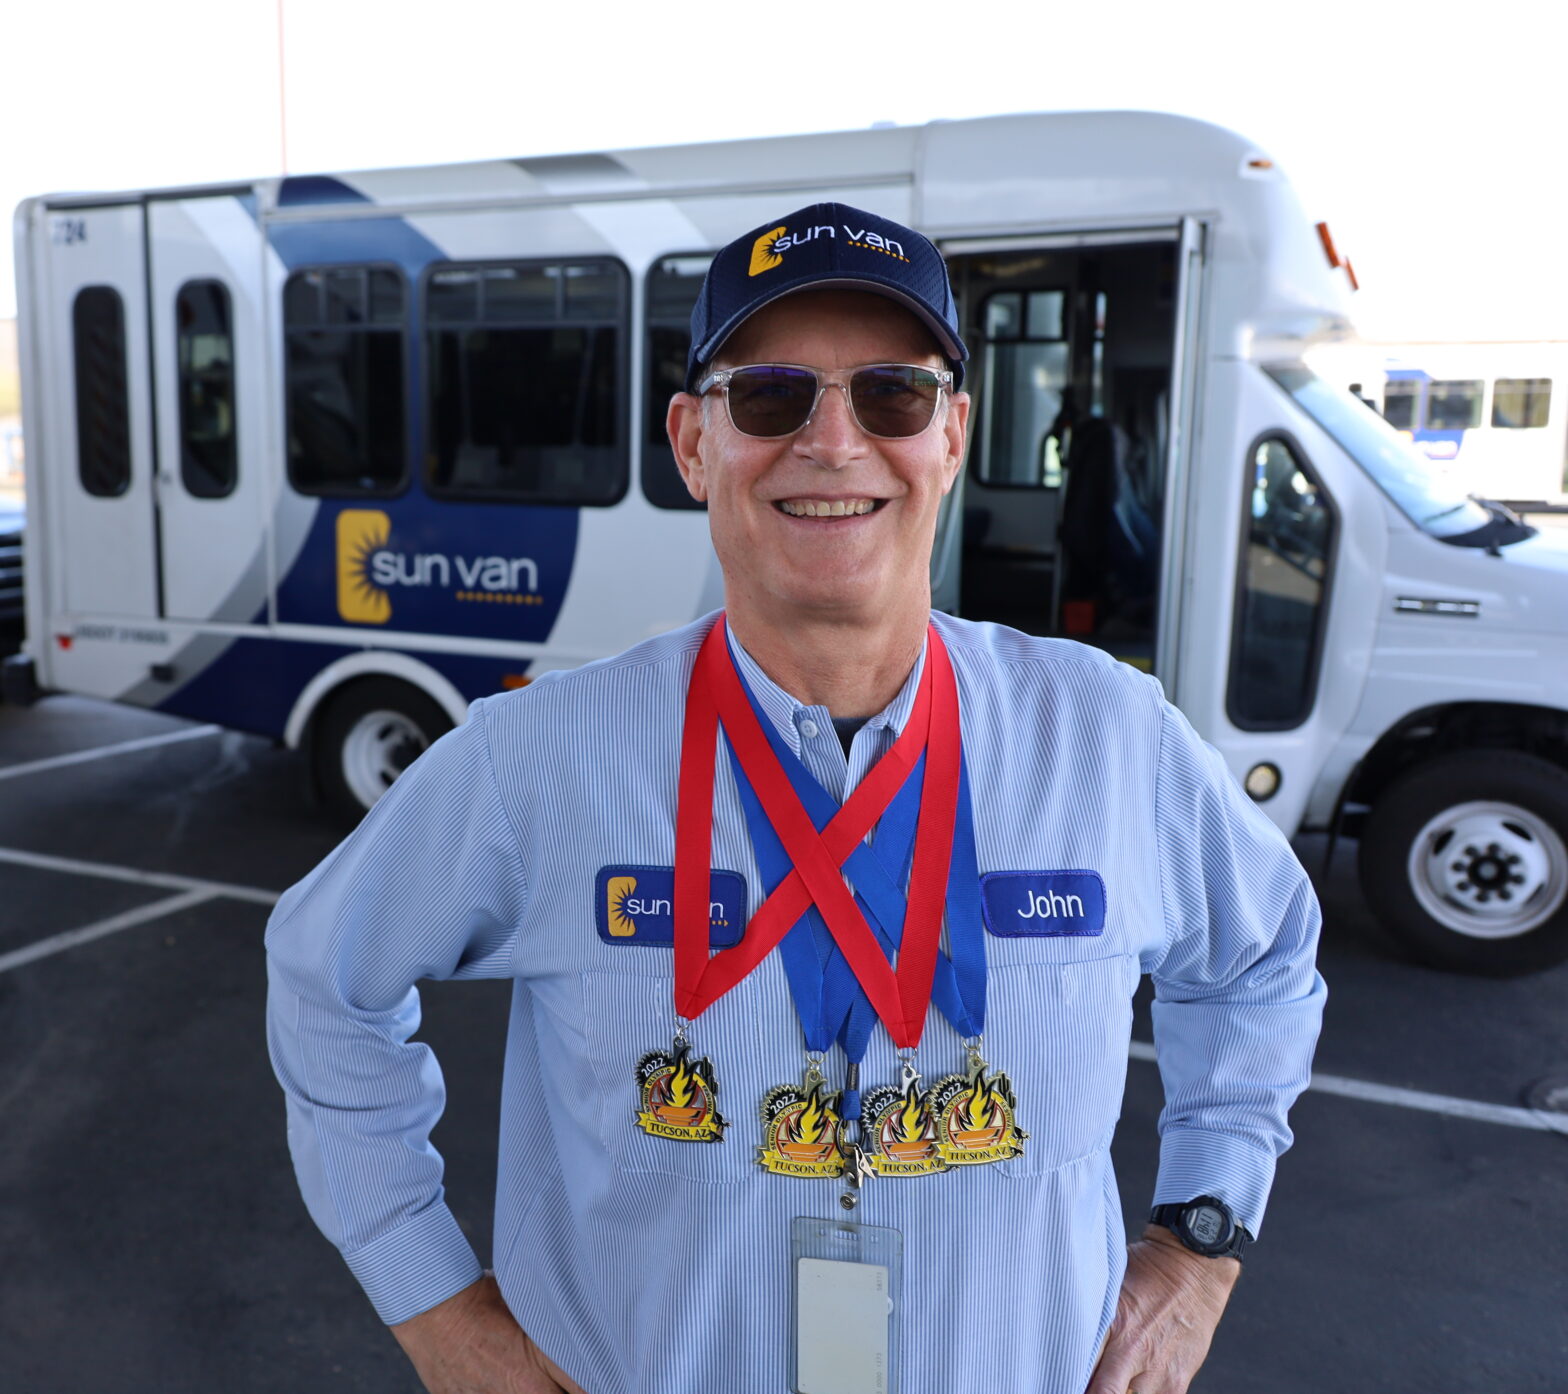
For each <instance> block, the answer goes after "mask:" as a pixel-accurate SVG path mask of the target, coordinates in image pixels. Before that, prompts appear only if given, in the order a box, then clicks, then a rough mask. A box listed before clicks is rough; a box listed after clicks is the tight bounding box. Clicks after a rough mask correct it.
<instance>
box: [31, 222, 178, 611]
mask: <svg viewBox="0 0 1568 1394" xmlns="http://www.w3.org/2000/svg"><path fill="white" fill-rule="evenodd" d="M44 217H45V219H46V220H47V242H46V244H45V251H44V256H43V258H42V260H43V262H44V265H45V268H46V270H45V272H44V276H43V279H44V281H45V286H46V291H45V295H46V300H47V307H48V308H47V309H46V310H45V312H44V314H43V316H42V318H43V319H44V320H45V321H46V323H47V325H48V328H47V331H46V332H45V333H44V334H42V335H41V336H40V339H41V347H42V353H43V356H44V358H45V360H46V361H45V362H44V364H43V365H42V367H43V371H42V374H41V376H42V379H43V381H42V383H41V396H42V398H43V400H44V413H45V417H46V424H45V426H44V429H43V430H42V431H40V432H39V435H40V437H41V439H40V442H39V444H40V446H41V449H40V450H39V451H38V452H37V454H38V455H39V456H40V457H42V458H44V459H46V460H47V461H48V464H47V466H46V469H47V471H48V475H49V478H48V482H47V485H46V486H45V487H46V490H47V492H46V495H45V497H46V500H47V504H48V508H47V513H48V515H49V518H50V522H49V524H48V536H47V543H48V546H49V550H50V552H51V553H52V555H53V557H54V558H55V560H54V563H53V564H52V566H51V568H50V573H49V588H50V599H49V601H48V604H49V607H50V609H51V610H54V611H57V612H59V611H63V612H65V613H66V614H68V615H71V616H73V617H84V616H93V615H102V616H112V617H116V618H131V619H152V618H156V617H157V615H158V613H159V608H158V582H157V569H156V552H155V542H154V520H153V445H152V394H151V390H150V375H149V369H148V355H147V297H146V268H145V265H144V261H143V257H144V247H145V237H146V233H145V224H144V221H143V211H142V206H141V205H140V204H139V203H124V204H116V205H113V206H109V207H99V208H53V209H49V210H47V212H46V213H45V214H44Z"/></svg>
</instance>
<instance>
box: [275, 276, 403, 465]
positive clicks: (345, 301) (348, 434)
mask: <svg viewBox="0 0 1568 1394" xmlns="http://www.w3.org/2000/svg"><path fill="white" fill-rule="evenodd" d="M407 317H408V311H407V294H406V290H405V286H404V282H403V275H402V272H400V271H398V270H397V269H396V268H394V267H388V266H335V267H327V268H321V269H318V270H313V271H296V272H295V273H294V274H293V275H292V276H290V277H289V278H288V280H287V281H286V282H285V283H284V286H283V344H284V367H283V374H284V394H285V397H286V400H287V410H288V472H289V482H290V483H291V484H292V485H293V486H294V487H295V488H296V489H297V490H299V492H300V493H302V494H339V495H341V494H391V493H396V492H397V491H398V490H399V489H401V488H402V487H403V484H404V482H405V479H406V476H407V469H406V465H407V453H408V447H407V430H406V425H405V421H406V417H405V407H404V393H403V363H404V351H403V337H404V334H405V332H406V328H407Z"/></svg>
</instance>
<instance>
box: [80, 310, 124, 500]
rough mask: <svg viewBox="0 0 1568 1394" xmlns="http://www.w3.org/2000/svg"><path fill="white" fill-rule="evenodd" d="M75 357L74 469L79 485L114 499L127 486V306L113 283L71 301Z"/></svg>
mask: <svg viewBox="0 0 1568 1394" xmlns="http://www.w3.org/2000/svg"><path fill="white" fill-rule="evenodd" d="M71 337H72V350H73V356H74V358H75V362H76V468H77V473H78V476H79V477H80V479H81V481H82V488H84V489H86V490H87V492H88V493H89V494H94V495H96V496H97V497H99V498H113V497H115V496H116V495H118V494H123V493H124V492H125V491H126V490H127V489H128V488H130V487H131V415H130V396H129V392H128V390H127V387H126V369H125V305H124V303H123V302H122V301H121V300H120V292H119V291H117V290H115V288H114V287H113V286H83V287H82V289H81V290H79V291H78V292H77V294H76V300H75V301H74V302H73V304H72V306H71Z"/></svg>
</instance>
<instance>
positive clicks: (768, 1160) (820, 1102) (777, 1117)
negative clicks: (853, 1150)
mask: <svg viewBox="0 0 1568 1394" xmlns="http://www.w3.org/2000/svg"><path fill="white" fill-rule="evenodd" d="M839 1098H840V1096H839V1095H838V1094H829V1093H827V1092H826V1086H825V1085H824V1084H823V1082H822V1081H821V1079H820V1078H817V1079H810V1078H808V1080H807V1082H806V1084H805V1085H804V1086H802V1085H798V1084H781V1085H779V1086H778V1087H777V1088H776V1089H770V1090H768V1093H767V1095H766V1097H764V1099H763V1100H762V1146H761V1147H759V1148H758V1149H757V1161H758V1162H759V1163H760V1164H761V1165H762V1166H764V1167H766V1168H767V1169H768V1170H769V1171H771V1172H775V1173H776V1174H778V1175H779V1176H842V1175H843V1173H844V1154H843V1152H842V1151H841V1150H840V1147H839V1143H840V1136H839V1134H840V1130H841V1127H842V1121H841V1120H840V1118H839V1113H838V1109H839Z"/></svg>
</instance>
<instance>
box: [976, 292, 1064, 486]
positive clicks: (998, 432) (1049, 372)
mask: <svg viewBox="0 0 1568 1394" xmlns="http://www.w3.org/2000/svg"><path fill="white" fill-rule="evenodd" d="M1065 304H1066V294H1065V292H1063V291H1060V290H1039V291H1016V290H1009V291H997V292H995V293H993V294H992V295H990V296H988V297H987V298H986V301H985V304H984V306H983V307H982V319H981V322H982V324H983V325H984V326H985V344H984V349H983V352H984V355H985V373H984V381H985V401H984V405H983V406H982V408H981V411H982V415H983V416H984V418H985V419H984V422H983V423H982V425H981V428H980V453H979V459H978V461H977V462H976V466H975V471H976V476H977V478H978V479H979V481H980V482H981V483H982V484H986V485H990V486H992V487H993V488H994V487H997V486H1002V487H1010V488H1034V489H1051V488H1056V487H1057V486H1058V485H1060V484H1061V482H1062V467H1061V460H1060V458H1059V457H1058V455H1057V449H1056V447H1057V442H1056V438H1055V437H1054V436H1051V437H1049V438H1048V436H1047V433H1048V432H1049V431H1050V428H1051V424H1052V422H1053V421H1055V419H1056V415H1057V413H1058V412H1059V411H1060V410H1061V407H1062V391H1063V389H1064V388H1065V387H1066V386H1067V384H1068V381H1069V376H1070V373H1071V364H1070V360H1069V357H1068V344H1067V336H1066V333H1065V331H1064V319H1065V315H1064V309H1065Z"/></svg>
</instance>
